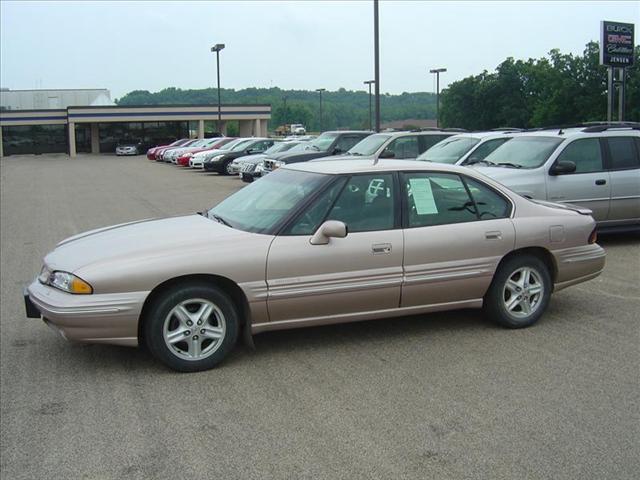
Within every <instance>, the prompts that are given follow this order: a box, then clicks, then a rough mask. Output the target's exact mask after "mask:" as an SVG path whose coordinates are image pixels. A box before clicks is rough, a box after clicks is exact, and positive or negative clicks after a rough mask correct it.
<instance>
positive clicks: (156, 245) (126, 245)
mask: <svg viewBox="0 0 640 480" xmlns="http://www.w3.org/2000/svg"><path fill="white" fill-rule="evenodd" d="M248 235H253V234H250V233H248V232H244V231H242V230H236V229H233V228H230V227H227V226H225V225H222V224H220V223H218V222H216V221H214V220H210V219H208V218H206V217H203V216H201V215H197V214H193V215H186V216H179V217H169V218H161V219H147V220H140V221H137V222H131V223H126V224H121V225H114V226H110V227H105V228H100V229H97V230H91V231H88V232H84V233H81V234H79V235H75V236H73V237H69V238H67V239H65V240H63V241H62V242H60V243H59V244H58V245H57V247H56V248H55V250H53V251H52V252H51V253H49V254H48V255H47V256H46V257H45V259H44V261H45V264H46V265H47V266H48V267H49V268H50V269H52V270H63V271H67V272H72V273H78V271H79V270H80V269H87V268H91V269H92V270H93V269H98V270H99V269H101V268H106V267H107V264H114V263H115V264H117V263H118V262H121V263H123V264H126V265H128V266H130V265H132V264H136V263H137V264H143V263H145V262H148V261H153V260H154V259H156V260H161V259H162V258H163V257H166V256H167V255H169V254H171V252H174V251H180V250H183V249H184V250H189V251H190V252H191V253H192V254H196V255H197V254H198V251H199V250H202V253H203V254H205V253H206V252H207V251H209V252H210V251H211V249H212V248H214V247H213V246H214V245H220V244H221V243H224V242H233V243H236V242H239V241H240V239H241V237H245V236H248Z"/></svg>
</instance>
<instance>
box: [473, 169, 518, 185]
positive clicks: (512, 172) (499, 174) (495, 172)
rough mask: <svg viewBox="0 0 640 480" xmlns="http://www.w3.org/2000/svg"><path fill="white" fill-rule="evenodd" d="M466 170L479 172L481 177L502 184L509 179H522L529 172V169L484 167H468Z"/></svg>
mask: <svg viewBox="0 0 640 480" xmlns="http://www.w3.org/2000/svg"><path fill="white" fill-rule="evenodd" d="M468 168H472V169H473V170H475V171H476V172H480V173H482V174H483V175H486V176H487V177H489V178H493V179H494V180H497V181H498V182H501V183H504V182H506V181H509V180H511V179H515V178H518V179H520V178H522V177H524V176H526V175H527V173H528V172H530V171H531V170H530V169H524V168H511V167H486V166H476V165H470V166H469V167H468Z"/></svg>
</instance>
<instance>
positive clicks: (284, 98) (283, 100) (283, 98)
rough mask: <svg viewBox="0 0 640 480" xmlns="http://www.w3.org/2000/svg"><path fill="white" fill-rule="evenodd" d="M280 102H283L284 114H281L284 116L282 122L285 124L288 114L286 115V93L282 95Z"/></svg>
mask: <svg viewBox="0 0 640 480" xmlns="http://www.w3.org/2000/svg"><path fill="white" fill-rule="evenodd" d="M282 102H283V103H284V106H283V110H284V115H283V116H284V118H283V120H284V124H285V125H286V124H287V116H288V115H287V97H286V95H285V96H283V97H282Z"/></svg>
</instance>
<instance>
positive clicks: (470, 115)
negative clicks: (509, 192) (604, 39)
mask: <svg viewBox="0 0 640 480" xmlns="http://www.w3.org/2000/svg"><path fill="white" fill-rule="evenodd" d="M598 55H599V46H598V43H597V42H590V43H588V44H587V45H586V47H585V49H584V52H583V54H582V55H573V54H563V53H561V52H560V51H559V50H557V49H555V50H552V51H551V52H549V54H548V55H547V56H546V57H543V58H540V59H529V60H514V59H513V58H511V57H509V58H507V59H506V60H505V61H504V62H502V63H501V64H500V65H498V67H497V68H496V69H495V71H494V72H488V71H486V70H485V71H483V72H482V73H480V74H478V75H472V76H469V77H466V78H464V79H462V80H459V81H456V82H453V83H451V84H450V85H449V87H448V88H446V89H445V90H443V91H442V92H441V99H440V101H441V108H440V120H441V124H442V125H443V126H446V127H458V128H466V129H468V130H486V129H491V128H499V127H519V128H532V127H541V126H549V125H566V124H572V123H578V122H587V121H598V120H605V119H606V114H607V100H606V98H607V69H606V67H603V66H601V65H600V64H599V59H598ZM635 56H636V58H635V65H634V67H633V68H629V69H627V89H626V96H627V98H626V119H627V120H631V121H640V47H636V49H635ZM221 96H222V103H223V104H224V103H267V104H270V105H271V107H272V111H271V121H270V124H269V127H270V128H271V129H274V128H276V127H277V126H278V125H282V124H285V123H302V124H304V125H305V126H306V127H307V129H308V130H309V131H319V130H320V108H319V107H320V106H319V100H320V99H319V94H318V92H315V91H310V90H283V89H280V88H277V87H273V88H244V89H240V90H235V89H229V88H224V89H221ZM217 98H218V97H217V90H216V89H215V88H205V89H187V90H183V89H180V88H175V87H171V88H165V89H164V90H160V91H159V92H154V93H151V92H149V91H147V90H135V91H132V92H130V93H127V94H126V95H125V96H123V97H122V98H120V99H119V100H116V103H117V104H118V105H123V106H127V105H168V104H189V105H195V104H211V105H215V104H217V102H218V100H217ZM435 101H436V99H435V95H434V94H433V93H427V92H414V93H408V92H404V93H402V94H400V95H390V94H388V93H386V94H383V95H381V98H380V116H381V120H382V123H384V122H386V121H392V120H408V119H414V118H415V119H434V118H435V112H436V109H435ZM322 117H323V118H322V127H323V129H324V130H331V129H345V128H352V129H364V128H368V127H369V94H368V92H366V91H362V90H358V91H353V90H345V89H344V88H340V89H339V90H337V91H325V92H323V94H322Z"/></svg>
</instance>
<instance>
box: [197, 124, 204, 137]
mask: <svg viewBox="0 0 640 480" xmlns="http://www.w3.org/2000/svg"><path fill="white" fill-rule="evenodd" d="M198 138H204V120H198Z"/></svg>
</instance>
